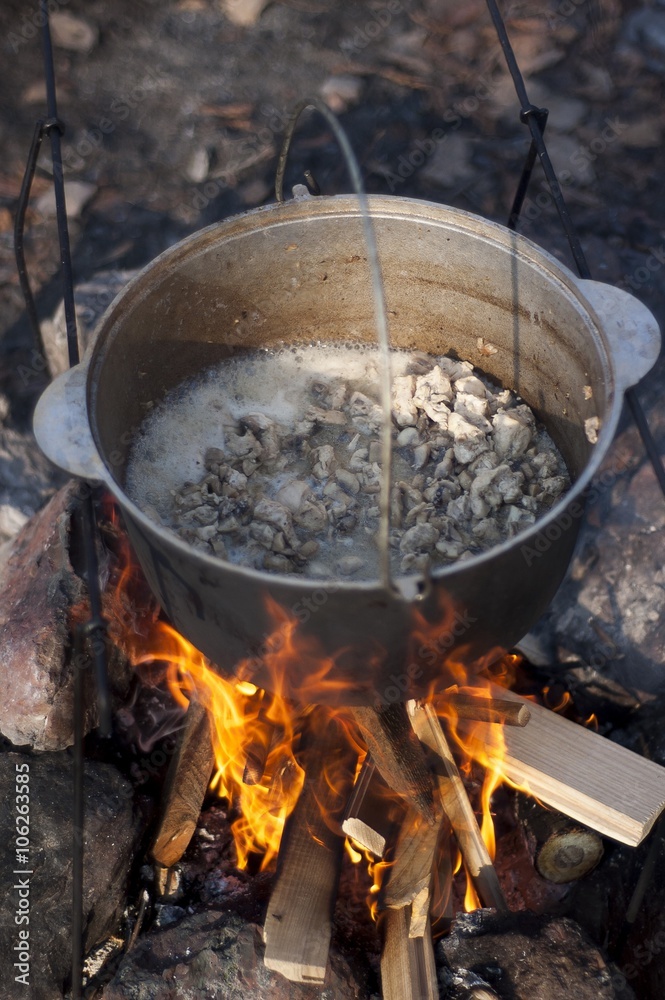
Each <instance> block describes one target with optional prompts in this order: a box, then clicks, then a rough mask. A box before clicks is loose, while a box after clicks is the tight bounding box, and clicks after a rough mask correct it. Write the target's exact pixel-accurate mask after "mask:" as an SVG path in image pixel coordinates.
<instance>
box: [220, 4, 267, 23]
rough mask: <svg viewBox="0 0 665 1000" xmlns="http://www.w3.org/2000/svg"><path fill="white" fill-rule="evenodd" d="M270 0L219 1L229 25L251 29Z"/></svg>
mask: <svg viewBox="0 0 665 1000" xmlns="http://www.w3.org/2000/svg"><path fill="white" fill-rule="evenodd" d="M269 3H270V0H221V5H222V10H223V11H224V13H225V15H226V16H227V17H228V19H229V21H230V22H231V24H237V25H238V26H239V27H241V28H251V26H252V25H253V24H256V22H257V21H258V19H259V18H260V16H261V14H262V13H263V11H264V10H265V8H266V7H267V6H268V4H269Z"/></svg>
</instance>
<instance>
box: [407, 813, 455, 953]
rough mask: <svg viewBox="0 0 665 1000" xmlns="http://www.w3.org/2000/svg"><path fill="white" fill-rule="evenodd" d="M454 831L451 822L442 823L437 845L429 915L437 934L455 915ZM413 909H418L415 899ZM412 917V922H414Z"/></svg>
mask: <svg viewBox="0 0 665 1000" xmlns="http://www.w3.org/2000/svg"><path fill="white" fill-rule="evenodd" d="M453 850H454V844H453V832H452V830H451V828H450V822H449V821H448V820H446V822H445V823H443V824H442V826H441V830H440V833H439V843H438V845H437V856H436V860H435V865H434V869H433V871H432V888H431V892H430V896H431V902H430V906H429V916H430V920H431V923H432V927H433V928H434V932H435V933H436V934H437V936H440V935H441V934H442V933H443V932H445V931H447V930H448V929H449V928H450V925H451V923H452V920H453V916H454V906H453V876H454V865H453ZM412 909H413V910H414V913H415V910H416V901H415V900H414V903H413V906H412ZM413 919H414V918H412V923H413Z"/></svg>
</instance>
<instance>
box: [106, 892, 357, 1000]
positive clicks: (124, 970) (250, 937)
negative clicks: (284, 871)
mask: <svg viewBox="0 0 665 1000" xmlns="http://www.w3.org/2000/svg"><path fill="white" fill-rule="evenodd" d="M175 996H177V997H178V1000H256V998H257V997H270V1000H313V998H316V1000H361V998H362V1000H369V995H368V994H367V993H366V992H365V990H364V989H363V988H362V986H361V984H359V983H358V982H357V981H356V979H355V977H354V975H353V973H352V971H351V969H350V967H349V965H348V964H347V962H346V961H345V960H344V958H342V957H341V955H339V954H338V953H336V952H334V951H333V952H332V953H331V957H330V964H329V967H328V973H327V979H326V982H325V984H324V986H323V987H312V986H305V985H302V984H300V983H291V982H289V981H288V980H287V979H284V978H283V977H282V976H280V975H279V974H278V973H276V972H271V971H270V970H269V969H266V967H265V966H264V964H263V943H262V939H261V928H260V927H257V926H256V924H251V923H246V922H245V921H244V920H242V919H241V918H240V917H238V916H236V915H235V914H231V913H228V912H225V911H222V910H208V911H207V912H205V913H197V914H194V915H193V916H188V917H185V918H184V919H183V920H181V921H180V922H179V923H178V924H175V925H173V926H169V927H166V928H164V929H163V930H159V931H156V932H153V933H150V934H148V935H146V936H145V937H143V938H142V939H141V940H140V941H139V942H138V944H137V945H136V946H135V947H134V948H133V949H132V951H131V952H130V953H129V954H128V955H127V956H126V957H125V958H124V959H123V961H122V963H121V965H120V968H119V969H118V971H117V973H116V975H115V977H114V978H113V980H112V982H111V983H109V985H108V986H107V987H106V988H105V990H104V992H103V994H102V997H103V1000H145V998H147V997H149V998H150V1000H172V998H173V997H175Z"/></svg>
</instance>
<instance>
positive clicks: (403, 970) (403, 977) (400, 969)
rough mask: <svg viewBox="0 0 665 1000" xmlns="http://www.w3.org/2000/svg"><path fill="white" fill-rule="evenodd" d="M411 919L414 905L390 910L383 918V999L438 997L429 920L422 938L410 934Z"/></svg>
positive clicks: (428, 999) (417, 999) (420, 999)
mask: <svg viewBox="0 0 665 1000" xmlns="http://www.w3.org/2000/svg"><path fill="white" fill-rule="evenodd" d="M409 921H410V907H402V908H401V909H399V910H386V912H385V913H383V914H382V915H381V918H380V929H381V932H382V936H383V948H382V951H381V992H382V994H383V1000H438V997H439V987H438V983H437V978H436V966H435V964H434V948H433V945H432V935H431V931H430V928H429V921H428V922H427V926H426V928H425V933H424V934H423V935H422V936H419V937H410V935H409Z"/></svg>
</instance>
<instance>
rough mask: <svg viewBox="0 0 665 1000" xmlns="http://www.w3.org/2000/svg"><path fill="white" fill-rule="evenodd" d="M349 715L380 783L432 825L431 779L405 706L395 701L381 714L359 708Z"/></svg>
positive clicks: (432, 800) (432, 793)
mask: <svg viewBox="0 0 665 1000" xmlns="http://www.w3.org/2000/svg"><path fill="white" fill-rule="evenodd" d="M351 712H352V715H353V718H354V720H355V722H356V724H357V725H358V728H359V729H360V732H361V735H362V738H363V741H364V742H365V744H366V746H367V748H368V749H369V751H370V753H371V754H372V758H373V760H374V762H375V764H376V766H377V767H378V769H379V771H380V772H381V776H382V778H383V779H384V781H385V782H386V783H387V785H388V786H389V787H390V788H392V789H393V791H395V792H397V794H398V795H401V796H403V798H405V799H406V800H407V801H408V802H412V803H413V804H414V806H415V808H416V809H418V811H419V812H421V813H422V815H423V816H425V817H426V818H427V820H428V821H429V822H430V823H434V822H435V820H436V813H435V810H434V792H433V785H432V778H431V775H430V773H429V771H428V769H427V764H426V761H425V755H424V754H423V751H422V747H421V746H420V744H419V743H418V740H417V739H416V737H415V735H414V732H413V729H412V728H411V726H410V725H409V718H408V715H407V712H406V708H405V706H404V705H403V704H402V703H401V702H399V703H395V704H393V705H389V706H388V708H386V709H382V710H381V711H379V710H378V709H375V708H368V707H365V706H362V707H358V708H353V709H351Z"/></svg>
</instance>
